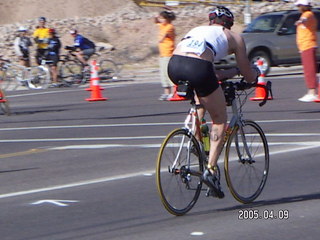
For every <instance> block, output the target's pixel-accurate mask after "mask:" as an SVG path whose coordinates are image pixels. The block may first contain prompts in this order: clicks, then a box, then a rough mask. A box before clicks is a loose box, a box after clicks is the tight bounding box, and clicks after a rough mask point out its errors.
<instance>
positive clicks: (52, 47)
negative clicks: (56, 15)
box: [46, 28, 61, 87]
mask: <svg viewBox="0 0 320 240" xmlns="http://www.w3.org/2000/svg"><path fill="white" fill-rule="evenodd" d="M49 36H50V37H49V39H48V49H47V52H46V60H51V61H52V63H50V72H51V76H52V83H53V84H52V86H53V87H54V86H58V69H57V65H58V61H59V54H60V48H61V42H60V39H59V37H58V36H57V34H56V30H55V29H53V28H50V29H49Z"/></svg>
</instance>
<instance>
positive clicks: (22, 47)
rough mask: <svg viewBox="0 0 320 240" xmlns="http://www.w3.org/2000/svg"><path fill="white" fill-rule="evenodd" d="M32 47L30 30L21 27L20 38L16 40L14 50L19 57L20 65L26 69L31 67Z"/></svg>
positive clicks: (19, 30)
mask: <svg viewBox="0 0 320 240" xmlns="http://www.w3.org/2000/svg"><path fill="white" fill-rule="evenodd" d="M30 46H32V42H31V40H30V38H29V37H28V30H27V29H26V28H25V27H19V29H18V36H17V37H16V38H15V40H14V50H15V53H16V55H17V56H18V57H19V61H20V64H21V65H22V66H25V67H30V56H29V47H30Z"/></svg>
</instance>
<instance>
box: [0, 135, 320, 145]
mask: <svg viewBox="0 0 320 240" xmlns="http://www.w3.org/2000/svg"><path fill="white" fill-rule="evenodd" d="M266 136H267V137H314V136H320V133H270V134H266ZM165 137H166V136H164V135H163V136H127V137H85V138H22V139H0V143H21V142H69V141H109V140H145V139H164V138H165Z"/></svg>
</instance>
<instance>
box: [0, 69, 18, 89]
mask: <svg viewBox="0 0 320 240" xmlns="http://www.w3.org/2000/svg"><path fill="white" fill-rule="evenodd" d="M14 75H15V74H14V73H13V71H10V70H9V69H3V70H1V69H0V87H1V89H3V90H7V89H8V88H9V87H10V86H14V87H16V85H17V83H16V80H15V76H14Z"/></svg>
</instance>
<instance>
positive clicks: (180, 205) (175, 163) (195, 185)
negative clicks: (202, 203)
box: [156, 129, 203, 215]
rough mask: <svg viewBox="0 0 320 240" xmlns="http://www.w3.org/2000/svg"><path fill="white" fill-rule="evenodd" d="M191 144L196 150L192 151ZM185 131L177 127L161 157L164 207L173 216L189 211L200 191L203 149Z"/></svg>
mask: <svg viewBox="0 0 320 240" xmlns="http://www.w3.org/2000/svg"><path fill="white" fill-rule="evenodd" d="M190 141H191V144H193V145H196V147H195V148H196V152H195V153H192V152H191V151H190V147H188V146H189V145H190ZM197 144H198V143H197V141H196V140H195V138H194V137H190V136H188V134H187V132H186V130H184V129H177V130H174V131H173V132H171V133H170V134H169V135H168V137H167V138H166V139H165V141H164V143H163V145H162V147H161V149H160V152H159V157H158V163H157V171H156V173H157V186H158V191H159V194H160V198H161V201H162V203H163V205H164V206H165V208H166V209H167V210H168V211H169V212H170V213H172V214H174V215H183V214H185V213H186V212H188V211H189V210H190V209H191V208H192V207H193V206H194V204H195V202H196V201H197V199H198V197H199V194H200V191H201V186H202V184H201V180H200V177H201V175H202V174H201V172H202V171H203V165H202V160H201V159H200V157H199V156H201V154H200V148H199V145H197Z"/></svg>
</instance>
